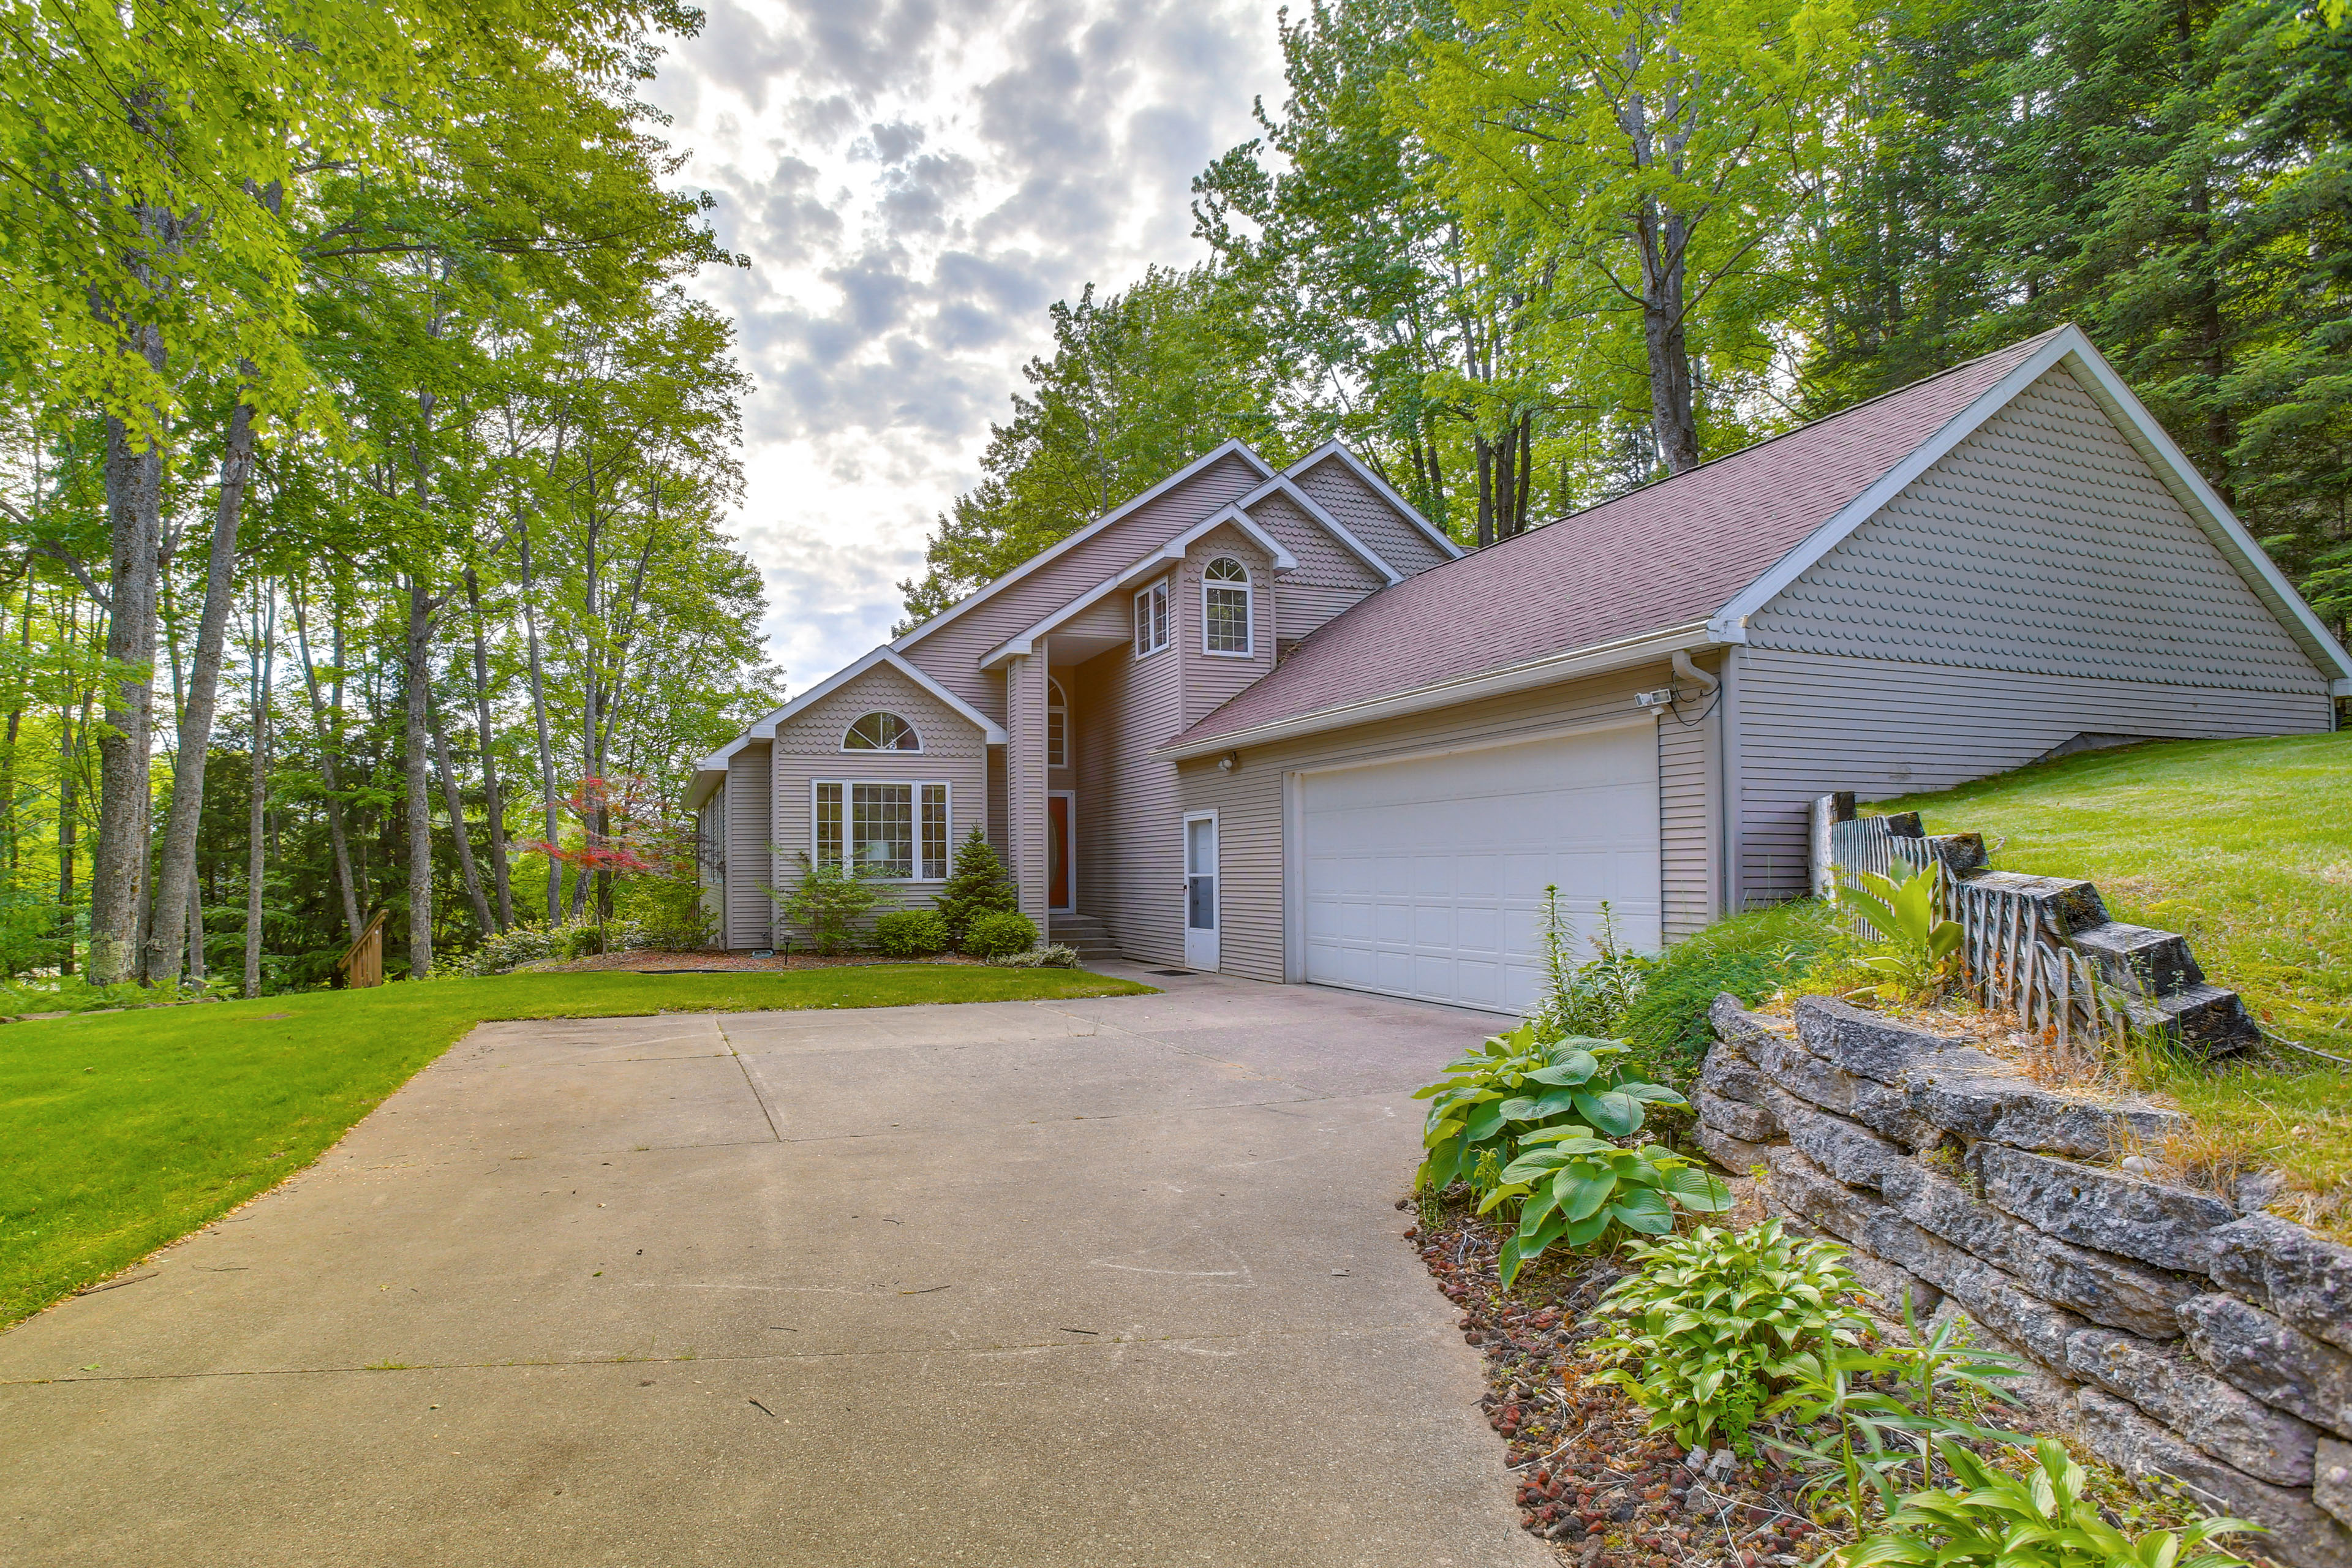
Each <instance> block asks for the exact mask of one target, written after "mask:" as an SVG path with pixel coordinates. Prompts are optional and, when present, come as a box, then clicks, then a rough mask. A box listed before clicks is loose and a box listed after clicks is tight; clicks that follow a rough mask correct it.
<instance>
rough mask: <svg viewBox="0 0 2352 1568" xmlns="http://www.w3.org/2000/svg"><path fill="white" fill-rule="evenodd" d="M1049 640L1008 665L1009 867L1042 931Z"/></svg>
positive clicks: (1023, 906)
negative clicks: (1010, 847) (1046, 687)
mask: <svg viewBox="0 0 2352 1568" xmlns="http://www.w3.org/2000/svg"><path fill="white" fill-rule="evenodd" d="M1049 657H1050V655H1049V653H1048V650H1047V647H1046V646H1045V644H1042V643H1041V644H1040V645H1039V646H1038V648H1037V651H1036V652H1035V653H1034V654H1024V655H1023V656H1021V657H1019V658H1014V659H1013V660H1011V661H1010V662H1008V663H1007V664H1006V666H1005V668H1004V689H1005V696H1004V707H1005V718H1004V728H1005V730H1006V731H1007V733H1008V734H1009V735H1010V737H1011V740H1010V742H1009V743H1008V744H1007V745H1006V747H1005V752H1004V757H1005V820H1006V821H1007V823H1009V824H1010V825H1011V827H1012V835H1011V839H1010V842H1011V844H1012V847H1013V853H1012V856H1011V857H1010V858H1008V860H1007V861H1006V863H1005V868H1006V869H1007V870H1009V871H1011V872H1012V873H1013V887H1014V888H1015V889H1018V891H1019V894H1020V900H1021V912H1022V913H1023V914H1024V915H1027V916H1028V917H1029V918H1030V919H1031V920H1032V921H1035V922H1036V925H1037V929H1038V930H1039V931H1044V930H1045V921H1046V908H1045V904H1046V894H1047V889H1046V886H1045V874H1046V855H1047V853H1048V851H1047V848H1046V843H1045V831H1046V822H1045V789H1046V781H1045V665H1046V660H1047V659H1048V658H1049Z"/></svg>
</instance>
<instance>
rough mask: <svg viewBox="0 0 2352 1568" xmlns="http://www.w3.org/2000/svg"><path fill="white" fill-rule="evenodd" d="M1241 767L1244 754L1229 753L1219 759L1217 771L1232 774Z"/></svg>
mask: <svg viewBox="0 0 2352 1568" xmlns="http://www.w3.org/2000/svg"><path fill="white" fill-rule="evenodd" d="M1241 765H1242V754H1241V753H1240V752H1226V753H1225V754H1224V755H1223V756H1222V757H1219V758H1218V759H1217V771H1218V772H1219V773H1232V772H1233V771H1234V769H1235V768H1237V767H1240V766H1241Z"/></svg>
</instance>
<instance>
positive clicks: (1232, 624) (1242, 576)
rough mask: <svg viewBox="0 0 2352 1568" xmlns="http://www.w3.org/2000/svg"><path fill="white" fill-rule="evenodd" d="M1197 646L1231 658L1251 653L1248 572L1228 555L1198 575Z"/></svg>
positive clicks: (1246, 656) (1246, 568) (1245, 656)
mask: <svg viewBox="0 0 2352 1568" xmlns="http://www.w3.org/2000/svg"><path fill="white" fill-rule="evenodd" d="M1201 646H1202V647H1204V648H1206V649H1208V651H1209V652H1211V653H1216V654H1223V655H1225V656H1227V657H1228V658H1248V657H1249V656H1250V654H1251V652H1252V648H1251V646H1250V575H1249V568H1248V567H1246V566H1244V565H1243V564H1242V563H1240V562H1238V561H1236V560H1234V558H1233V557H1232V556H1230V555H1220V556H1218V557H1217V558H1216V559H1215V560H1214V561H1212V562H1210V563H1209V567H1208V570H1207V571H1205V572H1203V573H1202V574H1201Z"/></svg>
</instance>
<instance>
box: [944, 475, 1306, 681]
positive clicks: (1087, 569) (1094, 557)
mask: <svg viewBox="0 0 2352 1568" xmlns="http://www.w3.org/2000/svg"><path fill="white" fill-rule="evenodd" d="M1264 482H1265V481H1264V479H1262V478H1261V477H1260V475H1259V474H1258V472H1257V470H1256V469H1255V468H1251V467H1250V466H1249V465H1248V464H1247V463H1245V462H1244V461H1243V460H1242V459H1241V458H1239V457H1237V456H1234V455H1230V454H1229V455H1227V456H1226V457H1224V458H1221V459H1219V460H1218V461H1217V462H1214V463H1212V464H1210V465H1209V466H1208V467H1207V468H1203V469H1202V470H1201V471H1200V472H1199V473H1197V474H1195V475H1193V476H1192V478H1191V479H1187V480H1185V481H1184V482H1183V483H1182V484H1181V485H1178V486H1177V487H1176V488H1175V489H1171V490H1170V491H1168V492H1167V493H1166V494H1165V495H1160V496H1156V497H1154V498H1153V499H1152V500H1150V502H1149V503H1148V504H1146V505H1144V506H1141V507H1139V508H1137V509H1136V510H1134V511H1132V512H1130V513H1129V514H1128V515H1127V516H1126V517H1123V518H1121V519H1119V520H1118V521H1117V522H1115V523H1113V524H1112V525H1111V526H1110V527H1108V528H1106V529H1104V530H1103V531H1101V532H1100V533H1097V534H1096V535H1095V536H1094V537H1093V538H1091V539H1089V540H1087V541H1086V542H1084V543H1081V544H1078V545H1076V546H1075V547H1073V548H1072V549H1071V550H1069V551H1068V552H1066V553H1065V554H1063V555H1061V556H1059V557H1057V558H1056V559H1055V560H1053V561H1050V562H1048V563H1045V565H1043V566H1041V567H1039V568H1037V569H1036V570H1035V571H1034V572H1032V573H1030V574H1028V575H1027V576H1026V577H1024V578H1022V579H1021V580H1020V581H1018V582H1016V583H1013V584H1007V585H1006V586H1005V587H1003V588H1002V589H1000V590H998V592H997V593H996V594H995V595H993V596H992V597H991V598H990V599H989V600H988V601H987V602H986V603H985V604H982V605H974V606H973V607H972V608H971V609H970V610H967V611H966V612H964V613H963V614H962V615H961V616H957V617H956V618H955V619H954V620H952V621H950V622H949V623H948V624H947V625H945V626H941V627H940V629H939V630H938V631H936V632H933V633H931V634H930V635H929V637H924V638H923V639H922V640H921V641H920V642H918V643H916V644H914V645H913V646H912V647H908V648H907V649H906V650H905V657H906V658H907V660H908V663H910V664H912V665H914V666H915V667H916V668H919V669H920V670H921V671H922V672H923V673H924V674H926V675H928V676H929V677H930V678H931V679H934V680H936V681H938V682H939V683H940V685H942V686H944V687H946V688H947V689H949V690H950V691H952V692H954V693H955V694H956V695H957V696H958V697H961V698H962V699H963V700H965V701H967V702H969V703H971V705H972V706H973V707H975V708H977V709H979V710H981V711H982V712H983V713H986V714H987V715H989V717H991V718H992V719H994V720H996V721H998V722H999V723H1002V722H1003V719H1004V683H1003V678H1002V677H1000V676H996V675H993V674H992V673H990V672H989V671H986V670H983V669H982V668H980V659H981V656H982V655H983V654H985V653H986V652H987V651H988V650H989V649H990V648H992V647H995V646H996V645H997V644H998V643H1001V642H1003V641H1004V640H1005V639H1006V638H1007V637H1017V636H1019V635H1020V634H1021V633H1023V632H1024V631H1026V630H1028V629H1029V628H1030V627H1031V626H1035V625H1036V624H1037V623H1038V622H1039V621H1041V620H1044V619H1045V617H1046V616H1049V615H1051V614H1053V613H1054V612H1055V610H1058V609H1060V608H1061V607H1062V606H1063V605H1066V604H1068V603H1069V602H1070V601H1071V600H1073V599H1076V598H1080V597H1082V596H1084V595H1086V594H1087V593H1088V592H1089V591H1091V590H1093V589H1095V588H1097V587H1099V586H1101V585H1102V584H1103V583H1104V582H1106V581H1107V580H1108V579H1109V578H1111V577H1114V576H1116V575H1117V574H1119V573H1120V572H1122V571H1125V570H1126V569H1127V568H1128V567H1129V566H1131V565H1133V564H1134V563H1136V562H1137V560H1139V558H1141V557H1142V556H1143V555H1144V554H1145V553H1146V552H1149V551H1151V550H1154V549H1157V548H1158V547H1159V546H1160V545H1162V544H1165V543H1167V542H1168V541H1170V540H1171V539H1173V538H1175V537H1176V536H1177V535H1178V534H1180V533H1181V532H1183V531H1185V530H1186V529H1188V528H1190V527H1192V525H1193V524H1194V523H1196V522H1198V521H1201V520H1202V518H1204V517H1207V516H1208V515H1209V514H1210V513H1211V512H1213V511H1215V510H1217V509H1218V508H1220V507H1222V506H1224V505H1226V504H1227V503H1228V502H1231V501H1233V500H1238V499H1239V498H1240V497H1242V496H1244V495H1245V494H1247V493H1248V492H1249V491H1250V490H1252V489H1255V488H1256V487H1257V486H1258V485H1260V484H1262V483H1264ZM1114 596H1115V597H1120V598H1124V595H1114Z"/></svg>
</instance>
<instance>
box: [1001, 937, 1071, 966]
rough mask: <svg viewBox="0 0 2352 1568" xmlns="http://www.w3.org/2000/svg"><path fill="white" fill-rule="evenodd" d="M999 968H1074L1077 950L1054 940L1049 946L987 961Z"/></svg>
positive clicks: (1008, 954) (1012, 953) (1007, 954)
mask: <svg viewBox="0 0 2352 1568" xmlns="http://www.w3.org/2000/svg"><path fill="white" fill-rule="evenodd" d="M988 962H989V963H992V964H994V965H995V966H996V967H997V968H999V969H1076V967H1077V966H1078V950H1077V949H1076V948H1075V947H1068V946H1065V945H1064V944H1063V943H1061V942H1055V943H1054V944H1053V945H1051V946H1050V947H1033V948H1031V949H1030V950H1029V951H1028V952H1009V953H1006V954H1005V955H1004V956H1003V957H1002V958H992V959H990V960H989V961H988Z"/></svg>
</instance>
